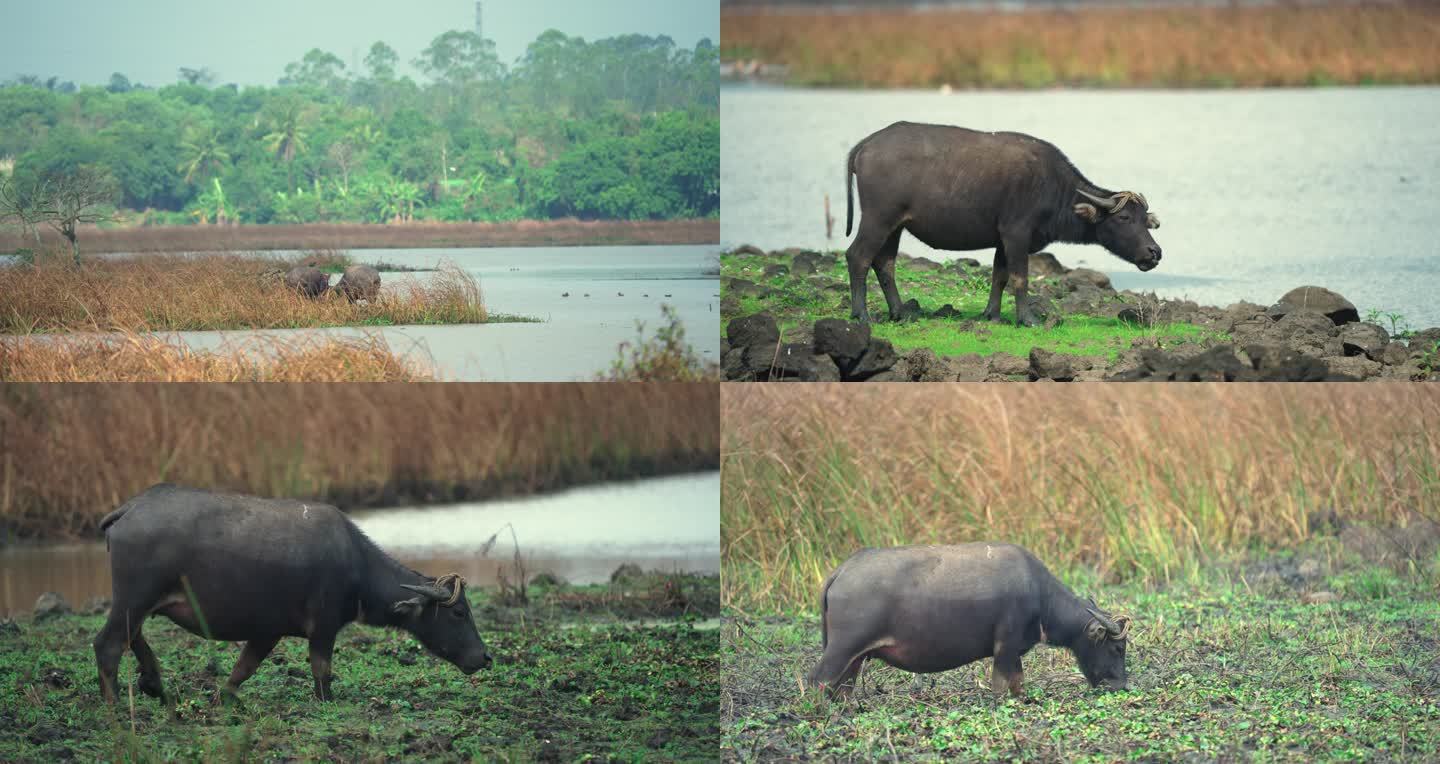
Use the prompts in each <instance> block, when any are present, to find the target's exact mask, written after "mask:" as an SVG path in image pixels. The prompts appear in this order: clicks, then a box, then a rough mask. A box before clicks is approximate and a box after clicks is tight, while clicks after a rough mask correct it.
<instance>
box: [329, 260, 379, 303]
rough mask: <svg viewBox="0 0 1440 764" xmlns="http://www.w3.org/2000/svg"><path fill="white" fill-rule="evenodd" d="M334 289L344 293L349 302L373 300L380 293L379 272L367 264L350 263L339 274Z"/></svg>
mask: <svg viewBox="0 0 1440 764" xmlns="http://www.w3.org/2000/svg"><path fill="white" fill-rule="evenodd" d="M335 291H337V292H339V293H340V294H343V295H345V297H346V299H348V300H350V302H359V301H360V300H367V301H371V302H373V301H374V300H375V298H376V297H377V296H379V294H380V272H379V271H377V270H375V269H374V268H371V267H370V266H368V265H352V266H350V267H348V268H346V269H345V273H344V274H343V275H342V276H340V283H338V284H336V285H335Z"/></svg>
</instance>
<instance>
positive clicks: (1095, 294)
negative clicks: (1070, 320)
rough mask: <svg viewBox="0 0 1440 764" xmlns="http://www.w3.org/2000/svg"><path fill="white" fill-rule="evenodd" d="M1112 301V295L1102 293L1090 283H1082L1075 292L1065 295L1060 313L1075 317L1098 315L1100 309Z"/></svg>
mask: <svg viewBox="0 0 1440 764" xmlns="http://www.w3.org/2000/svg"><path fill="white" fill-rule="evenodd" d="M1109 299H1110V293H1108V292H1102V291H1101V290H1099V289H1096V288H1095V287H1094V286H1093V285H1091V284H1088V283H1083V282H1082V283H1081V284H1080V285H1079V286H1078V287H1077V288H1076V289H1075V290H1074V291H1072V292H1070V293H1069V294H1067V295H1065V296H1064V297H1063V298H1061V300H1060V306H1059V307H1060V311H1061V312H1063V313H1066V314H1070V315H1073V314H1075V313H1084V314H1096V313H1097V312H1099V308H1100V306H1101V305H1103V304H1104V303H1105V302H1106V301H1107V300H1109Z"/></svg>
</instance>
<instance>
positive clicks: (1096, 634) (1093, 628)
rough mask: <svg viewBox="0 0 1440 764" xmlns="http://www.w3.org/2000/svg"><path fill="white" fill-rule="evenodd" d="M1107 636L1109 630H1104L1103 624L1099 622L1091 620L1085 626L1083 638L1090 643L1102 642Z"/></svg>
mask: <svg viewBox="0 0 1440 764" xmlns="http://www.w3.org/2000/svg"><path fill="white" fill-rule="evenodd" d="M1107 634H1109V630H1108V629H1106V628H1105V624H1103V623H1100V622H1099V621H1096V620H1091V621H1090V623H1088V624H1085V636H1086V637H1088V638H1089V639H1090V641H1091V642H1101V641H1104V639H1105V637H1106V635H1107Z"/></svg>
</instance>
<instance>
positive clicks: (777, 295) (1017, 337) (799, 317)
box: [720, 252, 1224, 360]
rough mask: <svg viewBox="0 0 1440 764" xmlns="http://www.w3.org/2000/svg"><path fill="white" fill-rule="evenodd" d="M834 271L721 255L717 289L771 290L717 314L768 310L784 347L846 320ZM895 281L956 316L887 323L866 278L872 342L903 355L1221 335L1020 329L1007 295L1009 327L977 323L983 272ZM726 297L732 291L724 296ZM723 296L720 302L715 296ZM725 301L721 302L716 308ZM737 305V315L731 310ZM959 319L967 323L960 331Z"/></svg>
mask: <svg viewBox="0 0 1440 764" xmlns="http://www.w3.org/2000/svg"><path fill="white" fill-rule="evenodd" d="M835 254H836V255H837V262H836V263H835V265H834V266H831V267H830V268H828V269H826V270H823V271H822V272H820V273H817V274H815V275H811V276H792V275H776V276H770V277H766V276H765V275H764V272H765V268H766V267H767V266H770V265H776V264H782V265H787V266H788V265H789V259H788V258H779V257H770V256H761V255H741V254H725V255H721V257H720V275H721V284H722V289H725V287H724V286H723V285H724V284H726V283H727V282H726V281H725V279H727V278H737V279H744V280H746V281H750V282H753V283H755V284H757V285H759V286H760V287H763V288H766V289H769V290H774V291H772V292H770V293H769V294H768V295H766V296H760V295H757V294H734V296H735V297H736V298H737V302H736V303H735V305H732V310H730V311H728V312H726V313H725V315H723V316H722V318H723V320H725V321H729V320H730V319H732V318H735V317H738V316H745V315H750V314H753V313H759V312H762V311H764V312H767V313H769V314H770V315H772V316H774V317H775V321H776V323H777V324H779V326H780V334H781V338H782V339H784V340H786V341H791V340H793V339H796V338H798V337H800V336H802V335H803V331H804V330H808V328H809V327H810V326H811V325H812V324H814V322H815V321H817V320H819V319H822V318H842V319H847V320H848V319H849V317H850V307H849V304H850V303H849V301H850V287H849V284H850V282H849V275H848V274H847V272H846V270H845V264H844V253H843V252H837V253H835ZM895 274H896V276H895V278H896V283H897V286H898V288H899V290H900V297H901V299H903V300H909V299H911V298H914V299H915V300H917V301H918V302H919V303H920V308H921V309H922V310H923V311H924V312H925V313H926V314H927V316H928V315H929V314H931V313H934V312H935V311H936V310H939V309H940V308H941V307H942V306H944V305H951V306H953V307H954V308H955V310H957V311H959V314H960V315H959V316H958V317H950V318H934V317H924V318H919V319H915V320H913V321H904V322H892V321H889V320H888V315H889V313H888V308H887V307H886V305H885V298H884V295H883V294H882V293H881V291H880V287H879V284H877V283H876V282H875V278H874V275H873V274H871V275H870V276H869V279H870V280H869V282H868V283H869V288H868V289H867V290H866V299H867V303H866V304H867V307H868V309H869V311H870V316H871V319H872V322H873V323H872V332H873V333H874V335H875V336H877V337H881V338H883V339H887V340H889V341H890V342H891V343H893V344H894V345H895V347H896V349H897V350H899V351H901V352H904V351H907V350H915V349H917V348H930V349H931V350H934V351H935V352H936V354H938V355H942V356H947V355H963V354H966V353H978V354H980V355H990V354H992V353H999V352H1005V353H1013V354H1015V355H1018V356H1025V355H1028V354H1029V352H1030V349H1031V348H1033V347H1041V348H1045V349H1047V350H1050V351H1053V352H1056V353H1067V354H1070V355H1103V356H1105V357H1106V358H1107V359H1110V360H1113V359H1114V358H1115V357H1116V356H1118V355H1119V354H1120V353H1121V352H1122V351H1124V350H1126V349H1128V348H1130V347H1131V345H1132V343H1133V342H1134V341H1135V340H1136V339H1138V338H1141V337H1148V338H1153V339H1154V340H1155V341H1156V343H1157V344H1158V346H1159V347H1165V346H1166V345H1170V344H1174V343H1179V342H1203V341H1206V340H1210V339H1223V338H1224V335H1222V334H1220V333H1218V332H1215V331H1213V330H1210V329H1206V328H1203V327H1200V326H1195V325H1193V324H1178V323H1172V324H1161V325H1157V326H1149V327H1146V326H1141V325H1138V324H1132V323H1127V322H1124V321H1120V320H1117V319H1115V318H1107V317H1100V316H1090V315H1079V314H1076V315H1069V316H1065V317H1064V320H1063V321H1062V322H1061V323H1060V324H1059V325H1058V326H1054V327H1051V328H1048V329H1047V328H1041V327H1019V326H1016V325H1015V324H1014V323H1013V320H1014V316H1015V314H1014V307H1015V304H1014V298H1013V297H1012V296H1011V295H1009V294H1008V293H1007V294H1006V296H1005V299H1004V300H1003V301H1002V302H1001V313H1002V314H1003V315H1004V316H1005V317H1006V320H1007V321H1010V322H1011V323H1003V324H1001V323H991V322H989V321H984V320H983V319H981V318H980V313H981V312H982V311H983V310H984V309H985V304H986V302H988V300H989V297H990V273H989V270H988V269H985V268H971V269H968V273H967V274H963V275H962V274H961V273H960V272H958V271H956V270H954V269H952V268H950V267H947V268H946V269H944V270H921V269H916V268H913V267H911V266H909V265H907V264H906V263H904V262H900V263H897V265H896V269H895ZM1033 283H1034V286H1033V287H1032V293H1034V292H1038V291H1041V290H1044V289H1047V288H1051V287H1053V282H1049V283H1047V282H1046V280H1042V279H1036V280H1035V281H1034V282H1033ZM729 291H731V292H732V294H733V290H729ZM722 296H725V295H723V294H722ZM723 306H724V303H723V302H722V309H723ZM737 306H738V310H737V309H734V308H735V307H737ZM966 321H974V322H975V323H974V324H973V325H966V324H965V322H966Z"/></svg>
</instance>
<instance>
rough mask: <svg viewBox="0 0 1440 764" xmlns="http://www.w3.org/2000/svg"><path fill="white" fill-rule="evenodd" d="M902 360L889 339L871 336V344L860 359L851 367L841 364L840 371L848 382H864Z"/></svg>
mask: <svg viewBox="0 0 1440 764" xmlns="http://www.w3.org/2000/svg"><path fill="white" fill-rule="evenodd" d="M899 360H900V356H899V355H897V354H896V353H895V346H893V345H891V344H890V341H889V340H882V339H876V338H874V337H872V338H870V344H869V345H868V346H867V347H866V348H865V352H864V354H862V355H861V356H860V358H859V360H857V361H855V363H854V364H853V365H851V366H850V367H848V368H847V367H846V366H845V365H844V364H838V365H839V366H840V373H841V376H842V378H843V379H845V381H847V382H863V381H865V380H867V379H870V378H871V377H874V376H876V375H878V374H880V373H882V372H885V371H889V370H890V368H891V367H892V366H894V365H895V364H896V362H897V361H899Z"/></svg>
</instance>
